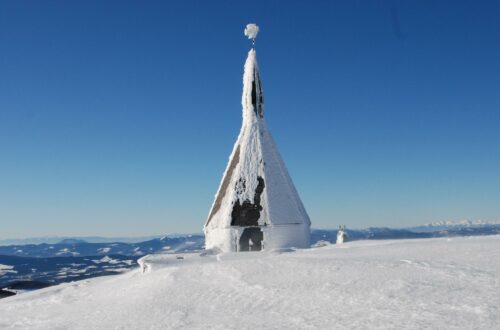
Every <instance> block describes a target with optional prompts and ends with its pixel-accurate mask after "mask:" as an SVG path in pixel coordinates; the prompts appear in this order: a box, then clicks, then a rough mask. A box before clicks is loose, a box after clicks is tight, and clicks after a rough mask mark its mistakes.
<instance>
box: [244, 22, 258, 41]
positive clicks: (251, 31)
mask: <svg viewBox="0 0 500 330" xmlns="http://www.w3.org/2000/svg"><path fill="white" fill-rule="evenodd" d="M258 33H259V27H258V26H257V24H253V23H250V24H247V27H246V28H245V35H246V36H247V37H248V39H255V38H257V34H258Z"/></svg>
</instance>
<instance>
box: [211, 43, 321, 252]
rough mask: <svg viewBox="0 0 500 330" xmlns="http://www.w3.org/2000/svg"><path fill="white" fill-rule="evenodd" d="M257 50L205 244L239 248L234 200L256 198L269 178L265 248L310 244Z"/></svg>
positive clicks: (249, 63)
mask: <svg viewBox="0 0 500 330" xmlns="http://www.w3.org/2000/svg"><path fill="white" fill-rule="evenodd" d="M263 94H264V93H263V90H262V84H261V79H260V72H259V66H258V63H257V58H256V52H255V49H251V50H250V51H249V53H248V57H247V60H246V62H245V72H244V75H243V94H242V100H241V103H242V107H243V123H242V127H241V131H240V134H239V136H238V139H237V140H236V143H235V145H234V148H233V151H232V153H231V156H230V157H229V162H228V166H227V168H226V171H225V173H224V175H223V179H222V181H221V184H220V186H219V189H218V192H217V194H216V197H215V201H214V203H213V205H212V208H211V210H210V214H209V217H208V219H207V222H206V224H205V230H204V231H205V236H206V247H207V248H208V249H210V248H218V249H220V250H222V251H225V252H228V251H236V250H237V247H238V241H239V238H240V236H241V235H242V233H243V230H244V227H240V228H238V227H236V226H232V225H231V222H232V219H233V215H232V214H233V209H234V205H235V203H239V204H240V205H242V204H243V203H244V202H245V201H247V202H249V203H252V204H254V203H256V201H255V196H256V191H257V189H258V187H259V183H260V182H259V180H261V181H262V182H263V183H264V190H263V192H262V194H261V196H260V200H259V205H260V206H261V207H262V210H261V211H259V213H260V216H259V219H258V223H257V224H255V225H258V226H260V228H261V230H262V231H263V234H264V241H263V245H264V249H273V248H282V247H299V248H301V247H307V246H309V236H310V225H311V222H310V220H309V216H308V215H307V212H306V210H305V208H304V206H303V204H302V202H301V200H300V198H299V195H298V193H297V191H296V189H295V186H294V185H293V182H292V180H291V178H290V176H289V174H288V171H287V169H286V167H285V164H284V162H283V160H282V158H281V155H280V154H279V152H278V149H277V148H276V145H275V143H274V140H273V138H272V136H271V134H270V132H269V129H268V128H267V125H266V122H265V119H264V95H263Z"/></svg>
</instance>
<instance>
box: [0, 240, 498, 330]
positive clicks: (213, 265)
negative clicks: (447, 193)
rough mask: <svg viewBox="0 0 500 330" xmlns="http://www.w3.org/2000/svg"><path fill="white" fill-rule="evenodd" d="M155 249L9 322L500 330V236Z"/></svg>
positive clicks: (5, 310)
mask: <svg viewBox="0 0 500 330" xmlns="http://www.w3.org/2000/svg"><path fill="white" fill-rule="evenodd" d="M184 257H185V258H184V259H177V258H176V256H171V255H169V256H162V255H155V256H152V257H148V258H145V260H144V262H145V263H147V264H148V265H149V266H150V271H149V272H146V273H142V271H141V270H140V269H137V270H134V271H130V272H128V273H125V274H122V275H116V276H111V277H101V278H95V279H92V280H87V281H81V282H74V283H66V284H62V285H58V286H56V287H51V288H46V289H42V290H38V291H34V292H30V293H25V294H21V295H19V296H14V297H11V298H6V299H2V300H1V301H0V328H2V329H4V328H5V329H11V328H12V329H26V328H33V329H34V328H36V329H69V328H71V329H103V328H107V329H139V328H140V329H159V328H161V329H171V328H189V329H228V328H229V329H233V328H238V329H250V328H263V329H316V328H321V329H327V328H329V329H332V328H335V329H438V328H441V329H498V324H500V294H499V293H500V236H488V237H467V238H463V237H460V238H452V239H450V238H437V239H422V240H390V241H357V242H348V243H345V244H343V245H328V246H325V247H320V248H313V249H307V250H297V251H295V252H265V253H262V252H247V253H227V254H220V255H208V256H204V257H200V256H196V255H193V254H190V255H184Z"/></svg>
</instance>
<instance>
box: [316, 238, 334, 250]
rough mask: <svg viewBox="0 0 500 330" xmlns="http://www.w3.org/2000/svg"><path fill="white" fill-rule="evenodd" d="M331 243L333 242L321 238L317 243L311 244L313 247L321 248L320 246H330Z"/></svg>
mask: <svg viewBox="0 0 500 330" xmlns="http://www.w3.org/2000/svg"><path fill="white" fill-rule="evenodd" d="M330 245H332V243H330V242H329V241H324V240H320V241H317V242H316V243H314V244H313V245H311V247H312V248H320V247H324V246H330Z"/></svg>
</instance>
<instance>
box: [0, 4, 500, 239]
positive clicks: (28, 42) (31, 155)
mask: <svg viewBox="0 0 500 330" xmlns="http://www.w3.org/2000/svg"><path fill="white" fill-rule="evenodd" d="M499 13H500V1H348V0H345V1H314V2H312V1H297V2H293V1H287V2H285V1H89V0H85V1H2V2H1V3H0V238H15V237H30V236H42V235H107V236H110V235H131V236H138V235H145V234H163V233H174V232H200V231H201V229H202V226H203V223H204V221H205V218H206V216H207V214H208V211H209V208H210V206H211V204H212V201H213V196H214V195H215V193H216V190H217V187H218V185H219V181H220V179H221V176H222V173H223V171H224V168H225V166H226V162H227V159H228V156H229V153H230V151H231V148H232V146H233V143H234V142H235V139H236V137H237V135H238V132H239V129H240V124H241V105H240V101H241V88H242V86H241V85H242V84H241V83H242V81H241V78H242V72H243V63H244V60H245V57H246V54H247V51H248V49H249V47H250V43H249V41H248V40H246V39H245V37H244V35H243V28H244V26H245V25H246V24H247V23H249V22H256V23H257V24H259V25H260V27H261V33H260V35H259V38H258V42H257V52H258V58H259V63H260V67H261V71H262V79H263V84H264V89H265V93H266V117H267V121H268V124H269V126H270V129H271V131H272V133H273V135H274V137H275V140H276V142H277V144H278V147H279V148H280V151H281V153H282V155H283V158H284V159H285V162H286V164H287V166H288V169H289V171H290V174H291V176H292V178H293V179H294V182H295V184H296V186H297V189H298V190H299V193H300V195H301V197H302V199H303V202H304V204H305V206H306V209H307V210H308V212H309V215H310V217H311V219H312V222H313V227H316V228H332V227H336V226H337V225H338V224H340V223H343V224H344V223H345V224H346V225H347V226H348V227H367V226H393V227H402V226H409V225H415V224H422V223H427V222H431V221H439V220H449V219H452V220H460V219H482V220H500V16H499Z"/></svg>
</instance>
